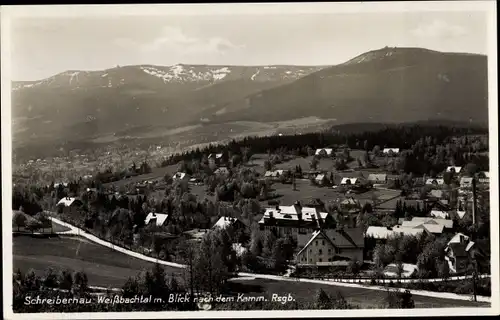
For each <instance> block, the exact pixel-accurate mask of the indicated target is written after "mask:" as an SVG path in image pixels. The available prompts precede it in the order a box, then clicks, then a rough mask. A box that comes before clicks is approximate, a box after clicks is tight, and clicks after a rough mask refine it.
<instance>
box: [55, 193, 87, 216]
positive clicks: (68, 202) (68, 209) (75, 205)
mask: <svg viewBox="0 0 500 320" xmlns="http://www.w3.org/2000/svg"><path fill="white" fill-rule="evenodd" d="M82 206H83V202H82V200H80V199H78V198H74V197H64V198H62V199H61V200H59V202H57V204H56V208H57V212H59V213H62V212H64V213H74V212H77V211H78V210H79V209H80V208H81V207H82Z"/></svg>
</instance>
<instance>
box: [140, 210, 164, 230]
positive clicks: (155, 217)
mask: <svg viewBox="0 0 500 320" xmlns="http://www.w3.org/2000/svg"><path fill="white" fill-rule="evenodd" d="M167 219H168V214H163V213H154V212H150V213H149V214H148V215H147V216H146V219H145V220H144V224H145V225H148V224H149V223H150V222H151V221H153V222H154V223H155V224H156V226H158V227H161V226H163V224H164V223H165V221H167Z"/></svg>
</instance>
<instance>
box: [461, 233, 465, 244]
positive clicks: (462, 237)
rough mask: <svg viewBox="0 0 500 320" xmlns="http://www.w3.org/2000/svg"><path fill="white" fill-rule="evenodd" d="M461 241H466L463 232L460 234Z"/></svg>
mask: <svg viewBox="0 0 500 320" xmlns="http://www.w3.org/2000/svg"><path fill="white" fill-rule="evenodd" d="M460 243H465V237H464V236H463V235H462V234H461V235H460Z"/></svg>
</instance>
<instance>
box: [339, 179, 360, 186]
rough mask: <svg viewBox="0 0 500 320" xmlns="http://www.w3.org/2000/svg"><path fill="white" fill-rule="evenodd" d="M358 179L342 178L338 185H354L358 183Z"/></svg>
mask: <svg viewBox="0 0 500 320" xmlns="http://www.w3.org/2000/svg"><path fill="white" fill-rule="evenodd" d="M358 181H359V180H358V178H342V181H340V184H341V185H343V186H345V185H355V184H356V183H357V182H358Z"/></svg>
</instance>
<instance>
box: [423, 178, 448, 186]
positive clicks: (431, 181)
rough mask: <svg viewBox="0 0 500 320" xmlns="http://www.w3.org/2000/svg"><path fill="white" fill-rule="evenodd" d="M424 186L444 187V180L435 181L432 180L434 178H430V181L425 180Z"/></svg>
mask: <svg viewBox="0 0 500 320" xmlns="http://www.w3.org/2000/svg"><path fill="white" fill-rule="evenodd" d="M425 184H426V185H439V186H441V185H444V179H440V178H436V179H434V178H430V179H427V180H426V181H425Z"/></svg>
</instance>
